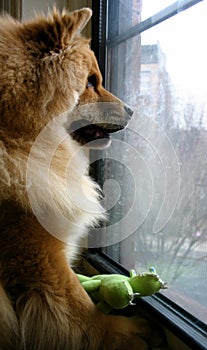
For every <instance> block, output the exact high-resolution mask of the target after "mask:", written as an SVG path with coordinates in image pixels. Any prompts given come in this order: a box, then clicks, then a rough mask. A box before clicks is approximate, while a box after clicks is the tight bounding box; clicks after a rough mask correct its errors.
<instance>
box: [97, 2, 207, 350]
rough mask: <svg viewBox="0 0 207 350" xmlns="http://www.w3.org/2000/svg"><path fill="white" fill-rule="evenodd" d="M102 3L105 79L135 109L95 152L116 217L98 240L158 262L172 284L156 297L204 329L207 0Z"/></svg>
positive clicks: (131, 262)
mask: <svg viewBox="0 0 207 350" xmlns="http://www.w3.org/2000/svg"><path fill="white" fill-rule="evenodd" d="M99 3H100V4H101V5H100V9H99V10H102V11H103V12H104V9H105V8H106V17H105V16H103V18H104V20H105V19H106V18H107V21H106V23H107V24H108V26H107V33H106V38H104V36H103V32H102V33H101V34H102V36H101V38H100V41H99V43H100V45H101V44H103V46H101V47H99V59H100V60H101V67H102V69H103V72H104V76H105V83H106V87H107V88H108V89H110V91H112V92H113V93H115V94H116V95H117V96H119V97H120V98H121V99H122V100H124V101H125V102H126V103H127V104H129V105H130V106H132V107H133V109H134V115H133V118H132V120H131V121H130V123H129V126H128V129H127V130H125V131H124V132H120V133H118V134H117V135H115V136H114V137H113V141H112V145H111V146H110V148H108V149H106V150H104V151H103V152H100V153H96V154H94V153H92V160H94V159H96V163H95V169H96V174H97V177H98V179H99V181H100V183H101V185H102V186H103V191H104V194H105V198H104V203H105V206H106V208H107V209H109V214H110V221H109V223H108V224H106V225H105V226H104V227H103V228H102V232H101V234H100V232H98V238H97V235H96V238H93V237H92V238H91V247H93V248H94V247H95V248H97V247H102V252H104V253H105V254H106V255H108V256H110V257H111V258H112V259H113V260H114V261H115V262H118V263H120V264H121V265H123V266H124V267H125V268H127V269H131V268H135V269H136V270H137V271H138V272H141V271H143V270H146V269H147V268H148V267H150V266H155V268H156V270H157V272H158V273H159V275H160V276H161V277H162V279H164V280H165V281H166V282H167V283H168V290H167V291H164V292H163V293H162V292H161V293H160V294H159V296H158V298H160V300H161V299H162V298H164V299H165V300H166V302H167V303H168V304H169V305H173V308H174V307H175V306H177V307H179V308H181V309H180V310H181V312H182V310H183V311H184V310H185V312H186V313H187V314H188V315H189V316H190V317H192V318H193V320H194V321H195V322H197V324H198V323H199V324H201V325H202V329H204V330H206V325H207V297H206V296H207V151H206V150H207V102H206V101H207V88H206V80H207V65H206V62H207V51H206V47H205V33H206V32H207V22H206V13H207V2H206V1H202V0H200V1H199V0H194V1H193V0H182V1H177V2H174V1H172V0H171V1H170V0H157V1H154V0H130V1H125V0H116V1H108V2H106V1H101V2H99ZM99 29H100V28H99ZM103 47H106V50H105V57H104V54H103V52H104V51H103ZM104 67H105V70H104ZM97 159H98V160H97ZM163 295H164V296H163ZM162 300H163V299H162ZM171 303H172V304H171ZM194 321H193V322H194ZM204 348H205V347H204Z"/></svg>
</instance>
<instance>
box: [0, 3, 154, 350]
mask: <svg viewBox="0 0 207 350" xmlns="http://www.w3.org/2000/svg"><path fill="white" fill-rule="evenodd" d="M91 15H92V13H91V10H90V9H88V8H83V9H81V10H77V11H74V12H71V13H69V12H67V11H63V12H61V13H59V12H58V11H57V10H56V9H54V10H53V12H52V13H50V14H49V15H48V17H44V16H39V17H37V18H35V19H34V20H30V21H27V22H24V23H20V22H19V21H16V20H14V19H12V18H11V17H9V16H2V17H1V19H0V110H1V118H0V136H1V138H0V150H1V164H0V193H1V197H0V199H1V215H0V218H1V233H0V305H1V308H0V349H1V350H14V349H16V350H46V349H50V350H69V349H70V350H86V349H89V350H96V349H97V350H98V349H103V350H104V349H105V350H108V349H111V350H113V349H114V350H115V349H120V350H124V349H128V348H130V349H132V350H133V349H140V350H141V349H143V350H145V349H148V342H149V341H150V338H151V330H150V328H149V326H148V323H147V322H146V321H145V320H143V319H138V318H134V317H132V318H127V317H124V316H113V315H105V314H103V313H101V312H100V311H99V310H98V309H97V308H96V307H95V305H94V304H93V302H92V301H91V299H90V298H89V296H88V295H87V293H86V292H85V291H84V289H83V288H82V287H81V285H80V283H79V282H78V279H77V277H76V275H75V273H74V272H73V270H72V268H71V267H70V266H71V262H72V259H73V258H74V255H75V254H77V246H78V245H79V243H78V242H79V240H80V239H81V237H83V236H84V235H85V234H86V233H87V230H88V228H89V227H91V226H93V225H95V224H97V223H98V222H99V221H100V220H102V219H103V218H104V217H105V212H104V210H103V208H102V207H101V204H100V191H99V187H98V185H97V184H96V183H94V181H93V180H92V179H91V178H90V177H89V176H88V173H87V170H86V169H87V166H88V159H87V157H86V155H85V153H84V148H85V147H93V148H103V147H106V146H108V144H109V143H110V133H112V132H116V131H118V130H121V129H123V128H125V127H126V125H127V123H128V121H129V119H130V117H131V115H132V111H131V110H130V108H129V107H128V106H126V105H125V104H124V103H123V102H122V101H120V100H119V99H118V98H116V97H115V96H114V95H112V94H111V93H110V92H108V91H107V90H105V89H104V88H103V86H102V77H101V73H100V70H99V67H98V64H97V61H96V58H95V56H94V53H93V52H92V51H91V49H90V45H89V40H88V39H86V38H84V37H82V36H81V31H82V29H83V28H84V27H85V25H86V24H87V22H88V21H89V19H90V17H91Z"/></svg>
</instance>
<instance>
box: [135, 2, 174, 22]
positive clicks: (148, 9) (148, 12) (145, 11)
mask: <svg viewBox="0 0 207 350" xmlns="http://www.w3.org/2000/svg"><path fill="white" fill-rule="evenodd" d="M175 2H176V1H175V0H156V1H154V0H143V1H142V13H141V17H142V21H143V20H145V19H147V18H149V17H151V16H152V15H154V14H156V13H157V12H159V11H161V10H162V9H163V8H165V7H167V6H169V5H171V4H173V3H175ZM179 4H181V1H178V5H179Z"/></svg>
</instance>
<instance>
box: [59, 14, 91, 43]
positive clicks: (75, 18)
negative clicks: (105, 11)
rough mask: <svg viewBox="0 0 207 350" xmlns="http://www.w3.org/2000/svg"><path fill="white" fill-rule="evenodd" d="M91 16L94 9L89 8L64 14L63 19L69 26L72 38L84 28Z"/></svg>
mask: <svg viewBox="0 0 207 350" xmlns="http://www.w3.org/2000/svg"><path fill="white" fill-rule="evenodd" d="M91 16H92V11H91V10H90V9H89V8H83V9H81V10H76V11H74V12H71V13H70V14H68V15H67V14H65V15H63V17H62V20H63V22H65V24H66V26H68V29H69V35H70V38H71V39H73V38H74V37H75V36H76V35H77V34H79V33H80V32H81V31H82V30H83V29H84V27H85V26H86V24H87V23H88V21H89V19H90V18H91Z"/></svg>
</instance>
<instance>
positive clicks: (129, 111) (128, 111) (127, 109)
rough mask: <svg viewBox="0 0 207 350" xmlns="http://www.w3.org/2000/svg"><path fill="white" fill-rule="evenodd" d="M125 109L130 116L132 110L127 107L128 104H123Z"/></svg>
mask: <svg viewBox="0 0 207 350" xmlns="http://www.w3.org/2000/svg"><path fill="white" fill-rule="evenodd" d="M124 109H125V111H126V112H127V113H128V114H129V115H130V117H131V116H132V114H133V113H134V111H133V110H132V109H131V108H130V107H129V106H126V105H125V106H124Z"/></svg>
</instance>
